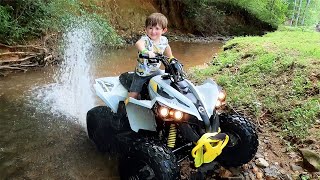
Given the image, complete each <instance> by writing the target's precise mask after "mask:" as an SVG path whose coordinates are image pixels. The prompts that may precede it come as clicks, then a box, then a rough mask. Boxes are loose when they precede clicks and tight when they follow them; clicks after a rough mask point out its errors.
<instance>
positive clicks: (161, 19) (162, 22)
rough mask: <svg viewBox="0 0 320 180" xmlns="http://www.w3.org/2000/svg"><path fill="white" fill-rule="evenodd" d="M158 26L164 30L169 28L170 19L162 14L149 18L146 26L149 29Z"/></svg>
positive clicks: (154, 14) (152, 15)
mask: <svg viewBox="0 0 320 180" xmlns="http://www.w3.org/2000/svg"><path fill="white" fill-rule="evenodd" d="M157 25H159V26H160V27H162V28H163V29H164V28H167V26H168V19H167V18H166V16H164V15H163V14H161V13H152V14H151V15H150V16H148V17H147V19H146V24H145V26H146V27H148V26H157Z"/></svg>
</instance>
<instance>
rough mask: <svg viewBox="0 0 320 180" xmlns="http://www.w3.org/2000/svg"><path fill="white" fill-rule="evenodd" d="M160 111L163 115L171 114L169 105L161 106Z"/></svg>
mask: <svg viewBox="0 0 320 180" xmlns="http://www.w3.org/2000/svg"><path fill="white" fill-rule="evenodd" d="M159 113H160V115H161V116H162V117H167V116H168V115H169V109H168V108H167V107H163V106H162V107H160V108H159Z"/></svg>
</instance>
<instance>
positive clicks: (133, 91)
mask: <svg viewBox="0 0 320 180" xmlns="http://www.w3.org/2000/svg"><path fill="white" fill-rule="evenodd" d="M146 81H147V78H146V77H141V76H139V75H137V74H134V76H133V80H132V83H131V86H130V89H129V94H128V96H129V97H132V98H135V99H138V97H139V94H140V92H141V90H142V86H143V84H144V83H145V82H146Z"/></svg>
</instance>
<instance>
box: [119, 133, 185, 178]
mask: <svg viewBox="0 0 320 180" xmlns="http://www.w3.org/2000/svg"><path fill="white" fill-rule="evenodd" d="M128 143H129V144H128V146H127V148H126V150H125V151H124V152H123V154H121V157H120V160H119V174H120V177H121V179H125V180H127V179H133V180H134V179H143V180H144V179H159V180H161V179H170V180H171V179H172V180H174V179H179V176H180V174H179V168H178V163H177V161H176V157H175V156H174V154H173V153H172V152H171V151H170V150H169V149H167V148H166V147H165V146H163V145H160V144H159V143H156V142H155V141H152V140H149V139H145V138H142V139H136V140H132V139H131V141H130V142H128Z"/></svg>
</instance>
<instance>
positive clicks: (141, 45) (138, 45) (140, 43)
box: [136, 39, 145, 52]
mask: <svg viewBox="0 0 320 180" xmlns="http://www.w3.org/2000/svg"><path fill="white" fill-rule="evenodd" d="M136 48H137V49H138V51H139V52H142V51H143V50H144V49H145V44H144V40H142V39H140V40H139V41H137V42H136Z"/></svg>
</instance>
